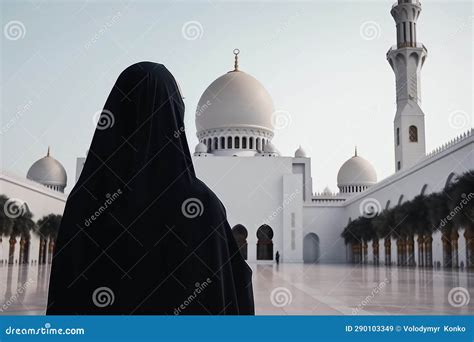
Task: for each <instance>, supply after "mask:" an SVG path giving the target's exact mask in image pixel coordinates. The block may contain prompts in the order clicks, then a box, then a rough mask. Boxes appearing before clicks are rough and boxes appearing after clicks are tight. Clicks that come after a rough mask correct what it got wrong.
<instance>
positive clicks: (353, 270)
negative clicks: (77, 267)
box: [0, 264, 474, 315]
mask: <svg viewBox="0 0 474 342" xmlns="http://www.w3.org/2000/svg"><path fill="white" fill-rule="evenodd" d="M250 266H251V267H252V269H253V272H254V273H253V290H254V297H255V306H256V314H257V315H472V314H474V303H473V302H472V301H471V300H470V296H471V295H472V294H474V272H467V271H466V270H442V269H441V270H440V269H432V270H431V269H429V270H427V269H417V268H406V267H404V268H398V267H390V268H388V267H383V266H380V267H374V266H370V265H367V266H354V265H324V264H280V265H279V266H277V265H275V264H250ZM49 271H50V266H49V265H21V266H18V265H13V266H6V265H1V266H0V296H1V297H2V300H1V303H2V307H1V308H0V313H1V314H4V315H43V314H44V313H45V310H46V299H47V289H48V279H49Z"/></svg>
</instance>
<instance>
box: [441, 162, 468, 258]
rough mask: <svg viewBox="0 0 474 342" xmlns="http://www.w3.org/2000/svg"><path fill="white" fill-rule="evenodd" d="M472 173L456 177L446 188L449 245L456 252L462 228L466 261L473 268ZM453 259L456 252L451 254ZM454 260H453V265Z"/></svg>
mask: <svg viewBox="0 0 474 342" xmlns="http://www.w3.org/2000/svg"><path fill="white" fill-rule="evenodd" d="M473 189H474V171H468V172H466V173H464V174H462V175H461V176H459V177H457V178H456V180H455V182H454V183H453V184H451V186H449V187H448V189H447V190H446V191H447V196H448V208H449V210H450V213H452V215H453V221H454V226H453V230H452V232H451V244H452V245H453V248H454V247H455V249H456V251H457V238H458V236H459V234H458V232H457V231H458V230H459V229H461V228H464V237H465V239H466V261H467V266H468V267H474V192H473V191H474V190H473ZM453 256H454V258H456V257H457V252H456V253H453ZM454 262H456V260H453V263H454Z"/></svg>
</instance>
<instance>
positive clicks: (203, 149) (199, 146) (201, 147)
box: [194, 142, 207, 153]
mask: <svg viewBox="0 0 474 342" xmlns="http://www.w3.org/2000/svg"><path fill="white" fill-rule="evenodd" d="M194 152H195V153H207V146H206V145H204V144H203V143H202V142H200V143H199V144H197V145H196V148H195V150H194Z"/></svg>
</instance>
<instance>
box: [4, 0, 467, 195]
mask: <svg viewBox="0 0 474 342" xmlns="http://www.w3.org/2000/svg"><path fill="white" fill-rule="evenodd" d="M391 5H392V1H384V0H376V1H334V0H326V1H306V2H295V1H291V2H290V1H278V2H269V1H266V2H250V1H245V2H242V1H234V2H228V1H32V0H29V1H18V0H15V1H5V0H2V1H1V11H0V16H1V27H2V33H3V34H2V37H1V101H0V103H1V110H2V125H1V133H2V135H1V137H2V140H1V144H2V146H1V161H2V169H3V170H6V171H8V172H10V173H14V174H16V175H18V176H22V177H24V176H26V172H27V170H28V168H29V166H31V164H32V163H33V162H34V161H36V160H37V159H39V158H41V157H43V156H44V155H45V154H46V151H47V147H48V146H51V152H52V155H53V156H54V157H55V158H56V159H58V160H59V161H60V162H61V163H62V164H63V165H64V166H65V168H66V170H67V173H68V178H69V179H68V187H67V189H66V191H67V192H68V191H70V190H71V188H72V185H73V184H74V180H75V164H76V157H78V156H84V155H85V153H86V151H87V149H88V147H89V144H90V141H91V139H92V135H93V132H94V128H95V127H94V124H93V116H94V114H95V113H97V112H98V111H100V110H101V109H102V107H103V105H104V103H105V100H106V98H107V95H108V94H109V92H110V90H111V88H112V86H113V84H114V82H115V80H116V78H117V76H118V75H119V74H120V72H121V71H122V70H123V69H124V68H126V67H127V66H128V65H130V64H133V63H136V62H139V61H143V60H150V61H155V62H159V63H163V64H165V65H166V66H167V67H168V69H169V70H170V71H171V72H172V73H173V74H174V75H175V77H176V79H177V80H178V81H179V83H180V85H181V87H182V90H183V93H184V95H185V97H186V99H185V104H186V119H185V123H186V131H187V137H188V140H189V145H190V147H191V148H192V150H194V146H195V144H196V143H197V138H196V130H195V123H194V113H195V111H196V106H197V102H198V100H199V97H200V96H201V94H202V93H203V92H204V90H205V89H206V87H207V86H208V85H209V84H210V83H211V82H212V81H213V80H214V79H216V78H217V77H219V76H221V75H222V74H224V73H226V72H227V71H229V70H231V69H232V67H233V55H232V50H233V49H234V48H239V49H240V50H241V54H240V69H241V70H243V71H245V72H247V73H249V74H251V75H253V76H254V77H256V78H257V79H258V80H259V81H260V82H261V83H262V84H263V85H264V86H265V87H266V89H267V90H268V91H269V93H270V94H271V96H272V97H273V101H274V103H275V108H276V109H277V110H282V111H287V112H288V113H290V117H291V124H290V125H289V126H288V127H285V128H283V129H280V130H277V131H276V132H275V138H274V139H273V142H274V144H275V146H276V147H277V148H278V149H279V150H280V152H281V153H282V154H283V155H290V156H291V155H293V153H294V151H295V150H296V149H297V148H298V145H300V144H301V145H302V146H303V148H304V149H305V150H306V151H307V153H308V155H309V156H310V157H311V158H312V175H313V187H314V189H313V190H314V191H321V190H323V189H324V187H326V186H329V187H330V188H331V189H332V190H333V191H334V190H336V175H337V171H338V170H339V168H340V166H341V165H342V163H343V162H344V161H345V160H346V159H348V158H350V157H351V156H352V155H353V152H354V146H355V145H357V146H358V151H359V155H361V156H363V157H365V158H366V159H368V160H370V161H371V162H372V163H373V165H374V166H375V169H376V170H377V174H378V177H379V179H383V178H385V177H387V176H389V175H390V174H392V173H393V170H394V151H393V128H392V125H393V118H394V115H395V83H394V74H393V72H392V70H391V68H390V66H389V64H388V63H387V61H386V59H385V54H386V52H387V50H388V49H389V48H390V46H391V45H393V44H395V43H396V35H395V24H394V21H393V19H392V17H391V15H390V8H391ZM422 6H423V11H422V13H421V17H420V19H419V21H418V25H417V27H418V41H419V42H422V43H423V44H425V45H426V47H427V48H428V59H427V61H426V63H425V66H424V68H423V71H422V85H421V86H422V99H423V104H422V108H423V110H424V112H425V115H426V117H425V125H426V147H427V151H431V150H433V149H434V148H436V147H438V146H440V145H442V144H443V143H445V142H447V141H448V140H450V139H452V138H454V137H455V136H457V135H459V134H461V133H463V132H465V131H467V130H468V129H469V128H470V127H472V124H473V120H472V113H473V86H472V79H473V67H472V61H473V23H474V13H473V6H472V2H471V1H453V0H449V1H433V0H424V1H422ZM12 21H17V22H19V23H20V25H19V26H18V23H17V27H18V28H19V31H16V32H15V31H14V30H11V31H9V30H7V28H8V27H10V28H11V26H12V24H11V22H12ZM189 22H197V23H198V25H197V26H196V27H198V29H199V30H198V31H199V32H198V36H197V39H194V40H190V39H186V37H185V35H184V34H183V32H182V31H183V26H184V25H186V23H189ZM14 24H15V23H14ZM13 26H14V25H13ZM367 26H368V27H369V28H370V27H372V28H374V31H372V32H370V30H368V31H367V32H365V33H364V32H361V31H364V30H363V28H364V27H367ZM201 28H202V29H201ZM18 32H19V35H18V36H17V35H15V34H16V33H18ZM371 33H372V34H373V35H370V34H371ZM17 38H18V39H17ZM188 38H189V37H188ZM157 176H159V175H157Z"/></svg>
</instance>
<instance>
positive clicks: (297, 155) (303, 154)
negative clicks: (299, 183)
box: [295, 146, 306, 158]
mask: <svg viewBox="0 0 474 342" xmlns="http://www.w3.org/2000/svg"><path fill="white" fill-rule="evenodd" d="M295 158H306V151H305V150H304V149H303V148H302V147H301V146H300V147H299V148H298V149H297V150H296V151H295Z"/></svg>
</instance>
